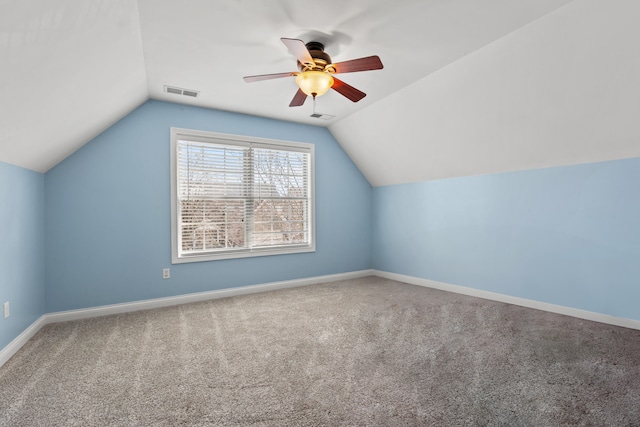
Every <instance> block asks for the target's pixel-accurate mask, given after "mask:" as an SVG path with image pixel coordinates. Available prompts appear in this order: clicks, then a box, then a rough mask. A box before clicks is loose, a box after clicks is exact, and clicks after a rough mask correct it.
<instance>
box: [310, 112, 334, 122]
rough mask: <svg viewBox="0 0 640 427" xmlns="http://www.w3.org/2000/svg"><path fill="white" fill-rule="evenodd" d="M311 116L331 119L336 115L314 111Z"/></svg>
mask: <svg viewBox="0 0 640 427" xmlns="http://www.w3.org/2000/svg"><path fill="white" fill-rule="evenodd" d="M309 117H313V118H314V119H322V120H331V119H333V118H334V117H335V116H332V115H331V114H322V113H313V114H312V115H310V116H309Z"/></svg>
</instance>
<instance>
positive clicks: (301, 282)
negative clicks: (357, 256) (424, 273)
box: [45, 270, 373, 323]
mask: <svg viewBox="0 0 640 427" xmlns="http://www.w3.org/2000/svg"><path fill="white" fill-rule="evenodd" d="M372 275H373V270H360V271H352V272H348V273H338V274H329V275H326V276H315V277H307V278H304V279H294V280H284V281H281V282H271V283H264V284H261V285H252V286H241V287H237V288H227V289H220V290H216V291H207V292H198V293H194V294H185V295H177V296H173V297H166V298H155V299H149V300H143V301H134V302H127V303H123V304H112V305H103V306H100V307H91V308H84V309H79V310H68V311H58V312H55V313H48V314H46V315H45V318H46V323H57V322H66V321H69V320H80V319H87V318H90V317H98V316H108V315H111V314H120V313H128V312H132V311H138V310H149V309H152V308H160V307H169V306H172V305H179V304H187V303H190V302H198V301H207V300H211V299H218V298H228V297H234V296H238V295H247V294H254V293H257V292H266V291H274V290H277V289H285V288H295V287H298V286H307V285H314V284H317V283H327V282H335V281H339V280H349V279H357V278H360V277H366V276H372Z"/></svg>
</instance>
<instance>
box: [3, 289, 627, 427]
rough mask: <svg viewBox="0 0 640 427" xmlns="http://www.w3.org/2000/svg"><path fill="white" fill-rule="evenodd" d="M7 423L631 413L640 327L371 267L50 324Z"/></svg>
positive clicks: (32, 350)
mask: <svg viewBox="0 0 640 427" xmlns="http://www.w3.org/2000/svg"><path fill="white" fill-rule="evenodd" d="M0 384H1V387H0V425H2V426H32V425H34V426H56V425H77V426H102V425H108V426H136V425H140V426H178V425H216V426H218V425H219V426H226V425H274V426H319V425H328V426H338V425H357V426H364V425H380V426H397V425H425V426H465V425H469V426H481V425H490V426H556V425H572V426H573V425H578V426H582V425H584V426H590V425H594V426H627V425H628V426H638V425H640V331H637V330H631V329H625V328H619V327H614V326H607V325H603V324H599V323H593V322H589V321H583V320H579V319H575V318H570V317H565V316H560V315H555V314H550V313H545V312H542V311H536V310H531V309H526V308H522V307H517V306H512V305H508V304H502V303H497V302H492V301H487V300H482V299H476V298H472V297H466V296H461V295H457V294H451V293H447V292H442V291H437V290H432V289H427V288H421V287H417V286H412V285H407V284H403V283H398V282H394V281H390V280H385V279H381V278H376V277H369V278H364V279H357V280H350V281H345V282H336V283H330V284H323V285H313V286H306V287H301V288H295V289H287V290H281V291H275V292H268V293H262V294H253V295H246V296H241V297H234V298H228V299H220V300H212V301H207V302H202V303H194V304H187V305H182V306H176V307H169V308H163V309H156V310H148V311H141V312H137V313H130V314H121V315H114V316H108V317H102V318H95V319H89V320H82V321H76V322H67V323H59V324H52V325H48V326H45V327H44V328H43V329H42V330H41V331H40V332H39V333H38V334H37V335H36V336H35V337H34V338H33V339H32V340H31V341H29V342H28V343H27V344H26V345H25V346H24V347H23V348H22V349H21V350H20V351H19V352H18V353H17V354H16V355H15V356H14V357H13V358H12V359H11V360H9V362H7V363H6V364H5V365H4V366H3V367H2V368H0Z"/></svg>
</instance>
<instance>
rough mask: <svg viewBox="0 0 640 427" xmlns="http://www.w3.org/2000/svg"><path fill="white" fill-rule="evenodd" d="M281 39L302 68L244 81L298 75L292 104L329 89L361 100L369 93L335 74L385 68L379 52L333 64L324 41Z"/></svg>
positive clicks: (354, 100)
mask: <svg viewBox="0 0 640 427" xmlns="http://www.w3.org/2000/svg"><path fill="white" fill-rule="evenodd" d="M280 40H281V41H282V43H284V45H285V46H286V47H287V49H289V52H290V53H291V54H292V55H293V56H295V57H296V58H297V59H298V69H299V70H300V71H292V72H288V73H276V74H261V75H258V76H246V77H244V81H245V82H247V83H252V82H259V81H261V80H270V79H278V78H281V77H294V76H295V78H296V84H297V85H298V88H299V89H298V92H296V94H295V96H294V97H293V99H292V100H291V103H290V104H289V107H299V106H301V105H302V104H304V101H305V100H306V99H307V96H311V97H313V99H314V100H315V98H316V96H321V95H324V94H325V93H327V91H328V90H329V89H333V90H335V91H336V92H338V93H340V94H341V95H343V96H345V97H346V98H348V99H350V100H351V101H353V102H358V101H360V100H361V99H362V98H364V97H365V96H367V94H366V93H364V92H362V91H359V90H358V89H356V88H355V87H353V86H350V85H348V84H346V83H345V82H343V81H342V80H338V79H337V78H335V77H334V76H333V75H334V74H340V73H353V72H356V71H369V70H380V69H382V61H380V58H379V57H378V56H376V55H374V56H367V57H365V58H358V59H352V60H350V61H344V62H338V63H335V64H333V63H332V62H331V57H330V56H329V55H328V54H327V53H326V52H325V51H324V45H323V44H322V43H320V42H314V41H312V42H309V43H307V44H305V43H304V42H303V41H302V40H298V39H287V38H281V39H280Z"/></svg>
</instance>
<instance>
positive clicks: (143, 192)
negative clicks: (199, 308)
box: [45, 101, 372, 312]
mask: <svg viewBox="0 0 640 427" xmlns="http://www.w3.org/2000/svg"><path fill="white" fill-rule="evenodd" d="M172 126H174V127H181V128H190V129H197V130H205V131H216V132H224V133H232V134H241V135H250V136H258V137H265V138H275V139H284V140H290V141H301V142H310V143H313V144H315V147H316V233H317V245H316V246H317V251H316V252H315V253H307V254H295V255H280V256H266V257H258V258H250V259H246V258H245V259H235V260H224V261H211V262H199V263H189V264H179V265H171V246H170V231H171V223H170V181H169V155H170V151H169V128H170V127H172ZM45 186H46V194H45V197H46V203H45V209H46V215H45V218H46V310H47V312H55V311H60V310H68V309H78V308H84V307H93V306H99V305H105V304H114V303H123V302H128V301H136V300H142V299H149V298H158V297H164V296H172V295H179V294H185V293H192V292H201V291H208V290H215V289H222V288H229V287H237V286H245V285H252V284H259V283H268V282H273V281H280V280H289V279H297V278H302V277H311V276H318V275H325V274H333V273H341V272H348V271H356V270H362V269H368V268H371V227H372V225H371V218H372V215H371V198H372V189H371V186H370V185H369V183H368V182H367V180H366V179H365V178H364V177H363V175H362V174H361V173H360V171H359V170H358V169H357V168H356V166H355V165H354V164H353V163H352V162H351V160H350V159H349V157H348V156H347V155H346V154H345V153H344V151H343V150H342V149H341V147H340V146H339V145H338V143H337V142H336V141H335V140H334V139H333V137H332V136H331V134H330V133H329V131H328V130H327V129H325V128H320V127H314V126H306V125H301V124H294V123H288V122H282V121H277V120H271V119H266V118H259V117H253V116H246V115H241V114H235V113H229V112H222V111H215V110H209V109H203V108H196V107H189V106H183V105H177V104H171V103H165V102H159V101H149V102H147V103H145V104H143V105H142V106H141V107H140V108H138V109H137V110H135V111H134V112H132V113H131V114H129V115H128V116H127V117H125V118H124V119H123V120H121V121H120V122H118V123H117V124H115V125H114V126H112V127H111V128H109V129H108V130H106V131H105V132H104V133H102V134H101V135H99V136H98V137H97V138H95V139H94V140H93V141H91V142H89V143H88V144H87V145H85V146H84V147H83V148H81V149H80V150H79V151H77V152H76V153H75V154H73V155H72V156H71V157H69V158H67V159H66V160H65V161H63V162H62V163H60V164H59V165H58V166H56V167H55V168H53V169H51V170H50V171H49V172H47V174H46V177H45ZM164 267H171V279H169V280H163V279H162V268H164Z"/></svg>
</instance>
